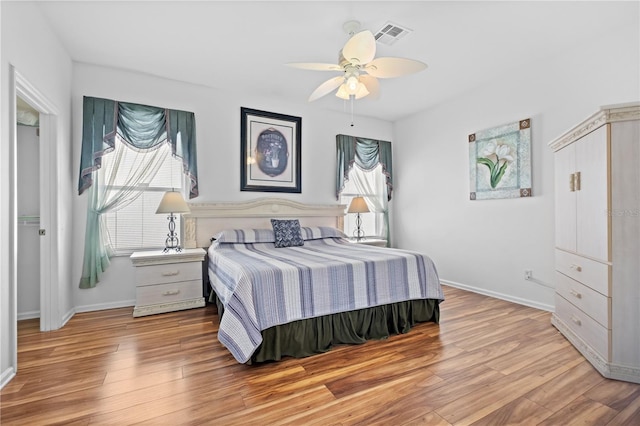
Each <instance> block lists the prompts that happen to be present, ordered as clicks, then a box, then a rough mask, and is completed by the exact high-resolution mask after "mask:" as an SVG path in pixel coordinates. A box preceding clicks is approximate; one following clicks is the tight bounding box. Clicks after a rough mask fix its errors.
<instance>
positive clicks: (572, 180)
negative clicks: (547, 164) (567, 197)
mask: <svg viewBox="0 0 640 426" xmlns="http://www.w3.org/2000/svg"><path fill="white" fill-rule="evenodd" d="M575 190H576V176H575V173H571V174H570V175H569V192H573V191H575Z"/></svg>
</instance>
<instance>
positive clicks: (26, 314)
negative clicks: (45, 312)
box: [18, 311, 40, 321]
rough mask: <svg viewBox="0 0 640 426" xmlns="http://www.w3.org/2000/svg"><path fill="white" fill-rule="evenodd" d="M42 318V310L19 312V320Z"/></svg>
mask: <svg viewBox="0 0 640 426" xmlns="http://www.w3.org/2000/svg"><path fill="white" fill-rule="evenodd" d="M34 318H40V311H29V312H18V321H22V320H28V319H34Z"/></svg>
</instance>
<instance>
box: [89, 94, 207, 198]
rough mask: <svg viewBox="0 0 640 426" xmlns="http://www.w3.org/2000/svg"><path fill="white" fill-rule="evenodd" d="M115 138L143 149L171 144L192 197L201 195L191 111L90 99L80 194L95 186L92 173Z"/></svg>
mask: <svg viewBox="0 0 640 426" xmlns="http://www.w3.org/2000/svg"><path fill="white" fill-rule="evenodd" d="M116 135H117V136H118V140H120V141H121V142H123V143H126V144H128V145H129V146H131V147H132V148H135V149H140V150H148V149H153V148H156V147H158V146H159V145H160V144H161V143H164V142H168V143H169V144H170V145H171V149H172V152H173V155H174V156H176V157H178V158H180V159H182V164H183V166H184V173H185V174H186V175H187V176H189V181H190V188H189V198H194V197H197V196H198V161H197V154H196V121H195V117H194V114H193V113H192V112H187V111H178V110H171V109H165V108H159V107H153V106H147V105H140V104H133V103H128V102H118V101H113V100H111V99H101V98H92V97H88V96H85V97H84V101H83V116H82V152H81V154H80V175H79V179H78V194H82V193H83V192H84V191H85V190H86V189H87V188H89V187H90V186H91V185H92V183H93V172H94V171H96V170H98V169H99V168H100V167H101V165H102V160H101V159H102V156H103V155H105V154H108V153H109V152H112V151H113V150H114V146H115V142H116Z"/></svg>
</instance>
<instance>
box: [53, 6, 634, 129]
mask: <svg viewBox="0 0 640 426" xmlns="http://www.w3.org/2000/svg"><path fill="white" fill-rule="evenodd" d="M40 7H41V9H42V12H43V13H44V15H45V17H46V18H47V19H48V20H49V22H50V24H51V27H52V29H53V31H54V32H55V33H56V34H58V36H59V38H60V40H61V42H62V43H63V45H64V46H66V48H67V50H68V52H69V54H70V56H71V58H72V59H73V60H74V61H78V62H85V63H91V64H98V65H105V66H110V67H118V68H123V69H127V70H132V71H138V72H142V73H147V74H153V75H157V76H161V77H166V78H170V79H175V80H180V81H185V82H190V83H196V84H200V85H204V86H209V87H214V88H222V89H225V90H230V91H238V92H245V91H246V92H250V93H253V94H255V95H260V96H270V97H278V98H284V99H287V100H289V101H293V102H306V99H307V98H308V96H309V94H310V93H311V92H312V91H313V90H314V89H315V87H316V86H318V85H319V84H320V83H322V82H323V81H325V80H327V79H329V78H331V77H334V76H336V75H338V74H337V73H333V72H321V71H306V70H299V69H293V68H290V67H286V66H284V65H283V64H285V63H287V62H328V63H337V55H338V51H339V50H340V49H341V47H342V46H343V45H344V43H345V42H346V40H347V35H346V34H345V33H344V31H343V29H342V25H343V23H344V22H345V21H347V20H349V19H357V20H359V21H360V22H361V23H362V27H363V29H369V30H371V31H376V30H378V29H380V28H381V27H382V26H383V24H385V23H386V22H387V21H392V22H394V23H397V24H400V25H402V26H404V27H408V28H410V29H412V30H413V33H411V34H409V35H408V36H406V37H405V38H403V39H401V40H400V41H398V42H397V43H396V44H395V45H393V46H384V45H378V50H377V55H376V56H377V57H380V56H398V57H406V58H412V59H417V60H420V61H423V62H425V63H427V64H428V65H429V68H427V70H425V71H422V72H421V73H418V74H414V75H410V76H406V77H401V78H397V79H385V80H381V96H380V98H379V99H378V100H377V101H368V100H366V99H363V100H360V101H356V104H355V113H356V114H360V115H368V116H372V117H378V118H381V119H384V120H389V121H394V120H396V119H398V118H401V117H404V116H407V115H410V114H412V113H415V112H417V111H420V110H423V109H426V108H428V107H430V106H433V105H435V104H438V103H440V102H443V101H446V100H447V99H450V98H452V97H455V96H458V95H460V94H461V93H464V92H465V91H468V90H471V89H473V88H474V87H477V86H478V85H480V84H482V83H484V82H487V81H490V80H494V79H496V78H499V77H500V76H501V75H503V74H508V73H510V71H512V70H514V69H516V68H518V67H520V66H522V65H524V64H527V63H532V62H538V61H544V60H545V58H549V57H552V56H554V55H557V54H559V53H561V52H563V51H566V50H568V49H570V48H571V47H572V46H574V45H576V44H580V43H584V42H586V41H588V40H590V39H594V38H596V37H598V36H599V35H602V34H604V33H606V32H608V31H613V30H615V29H616V28H619V27H621V26H626V25H639V19H640V18H639V15H638V13H639V12H638V10H639V7H638V2H637V1H627V2H613V1H604V2H578V1H572V2H559V1H554V2H550V1H549V2H515V1H512V2H483V1H468V2H457V1H447V2H444V1H442V2H436V1H409V2H401V1H353V2H337V1H322V2H317V1H295V2H294V1H286V2H273V1H253V2H249V1H233V2H231V1H226V2H224V1H189V2H187V1H159V2H156V1H138V2H129V1H70V2H58V1H45V2H42V3H40ZM314 104H315V105H316V106H317V107H318V108H328V109H334V110H338V111H342V110H343V109H344V107H345V105H344V101H342V100H341V99H338V98H336V97H335V96H333V95H328V96H326V97H325V98H322V99H320V100H318V101H315V102H314Z"/></svg>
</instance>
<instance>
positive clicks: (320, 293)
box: [185, 199, 444, 363]
mask: <svg viewBox="0 0 640 426" xmlns="http://www.w3.org/2000/svg"><path fill="white" fill-rule="evenodd" d="M191 210H192V212H191V213H190V215H189V216H187V217H186V218H185V231H186V232H185V234H186V237H187V238H186V241H187V243H186V244H185V245H186V246H187V247H188V246H201V247H203V246H204V245H205V244H206V243H205V242H202V241H200V240H199V238H198V237H197V236H196V234H198V233H203V234H206V233H207V232H211V233H209V236H210V237H209V240H211V236H215V237H214V240H213V242H212V243H211V244H210V245H209V247H208V250H207V253H208V261H207V275H208V278H209V281H210V285H211V288H212V289H213V292H212V293H211V300H212V301H214V302H215V303H216V304H217V305H218V311H219V316H220V325H219V330H218V339H219V341H220V342H221V343H222V344H223V345H224V346H225V347H226V348H227V349H228V350H229V351H230V353H231V354H232V355H233V356H234V358H235V359H236V360H237V361H238V362H240V363H256V362H264V361H273V360H279V359H281V358H282V357H285V356H293V357H304V356H310V355H313V354H316V353H321V352H325V351H327V350H330V349H331V347H333V346H335V345H338V344H357V343H363V342H365V341H367V340H370V339H383V338H386V337H388V336H390V335H392V334H399V333H406V332H408V331H409V330H410V329H411V327H412V326H413V325H415V324H416V323H419V322H426V321H431V322H435V323H437V322H438V321H439V303H440V302H441V301H443V300H444V296H443V293H442V289H441V287H440V283H439V280H438V275H437V271H436V268H435V266H434V265H433V262H432V261H431V259H429V258H428V257H427V256H424V255H422V254H420V253H417V252H413V251H408V250H398V249H389V248H381V247H375V246H371V245H364V244H354V243H353V242H351V241H350V240H349V239H347V238H346V235H345V234H344V233H343V232H342V231H341V230H340V229H339V227H340V226H341V224H342V217H343V216H344V206H340V205H337V206H336V205H332V206H310V205H305V204H301V203H295V202H290V201H285V200H277V199H265V200H258V201H252V202H248V203H243V204H241V205H239V204H237V203H234V204H233V207H232V206H231V205H228V204H225V205H217V207H216V206H212V205H199V206H197V207H195V208H194V206H193V205H192V206H191ZM221 211H222V212H223V213H221ZM203 212H206V213H203ZM227 216H231V217H227ZM205 218H206V219H207V220H209V222H207V225H206V226H204V228H206V229H207V231H204V230H203V229H200V228H202V224H203V220H204V219H205ZM228 219H230V220H228ZM231 219H232V220H231ZM241 219H243V220H241ZM245 219H246V220H245ZM212 220H213V222H211V221H212ZM272 220H275V221H276V222H275V223H273V224H272V223H271V221H272ZM214 222H215V223H217V224H216V225H215V226H212V223H214ZM230 223H233V224H238V223H242V224H243V226H240V227H237V226H236V227H229V225H230ZM296 223H297V225H298V226H299V225H302V226H299V227H298V230H297V232H298V233H299V234H298V235H299V237H301V241H297V240H296V239H295V238H294V240H295V241H296V243H295V244H294V245H293V246H286V247H276V246H277V245H279V244H281V243H282V239H281V235H282V233H280V232H278V229H277V228H275V227H276V225H278V226H279V225H282V224H286V225H287V226H288V225H296ZM248 224H251V226H250V227H249V226H247V225H248ZM272 225H273V226H272ZM215 228H218V229H215ZM198 229H199V230H198ZM214 229H215V232H214V231H213V230H214ZM274 229H276V232H275V233H274ZM294 229H295V226H294ZM294 234H295V233H294ZM284 235H286V236H289V233H288V230H287V232H285V234H284ZM289 243H290V241H289ZM284 245H290V244H288V243H287V241H286V238H285V244H284Z"/></svg>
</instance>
